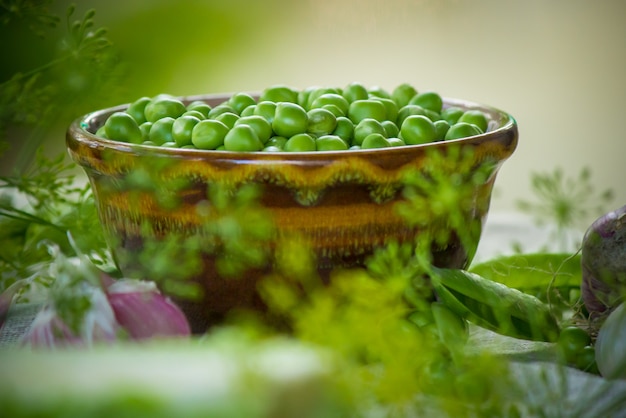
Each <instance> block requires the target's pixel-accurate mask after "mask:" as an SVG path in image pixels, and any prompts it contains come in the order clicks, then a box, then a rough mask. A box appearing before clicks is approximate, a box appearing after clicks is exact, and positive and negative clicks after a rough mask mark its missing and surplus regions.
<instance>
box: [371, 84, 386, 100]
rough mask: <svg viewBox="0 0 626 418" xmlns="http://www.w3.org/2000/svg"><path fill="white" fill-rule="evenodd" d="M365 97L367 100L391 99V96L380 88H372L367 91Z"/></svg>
mask: <svg viewBox="0 0 626 418" xmlns="http://www.w3.org/2000/svg"><path fill="white" fill-rule="evenodd" d="M367 95H368V97H369V98H375V97H377V98H381V99H391V94H389V92H388V91H387V90H385V89H384V88H382V87H380V86H372V87H370V88H369V89H367Z"/></svg>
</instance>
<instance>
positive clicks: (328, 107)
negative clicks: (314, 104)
mask: <svg viewBox="0 0 626 418" xmlns="http://www.w3.org/2000/svg"><path fill="white" fill-rule="evenodd" d="M321 109H326V110H328V111H329V112H330V113H332V114H333V115H335V117H339V116H346V114H345V113H344V112H343V111H342V110H341V109H339V107H337V106H335V105H334V104H327V105H324V106H322V107H321Z"/></svg>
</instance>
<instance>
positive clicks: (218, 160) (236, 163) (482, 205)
mask: <svg viewBox="0 0 626 418" xmlns="http://www.w3.org/2000/svg"><path fill="white" fill-rule="evenodd" d="M228 97H229V96H228V95H204V96H190V97H181V98H180V99H181V100H183V102H185V103H189V102H191V101H193V100H204V101H206V102H207V103H208V104H210V105H211V106H215V105H217V104H219V103H221V102H223V101H224V100H226V99H227V98H228ZM448 106H459V107H462V108H464V109H480V110H482V111H483V112H485V113H486V114H487V115H488V118H489V119H490V122H489V123H490V127H489V129H488V131H487V132H486V133H485V134H482V135H478V136H473V137H469V138H464V139H458V140H452V141H444V142H434V143H430V144H425V145H412V146H402V147H392V148H385V149H376V150H354V151H327V152H302V153H287V152H279V153H269V152H250V153H237V152H229V151H204V150H194V149H181V148H164V147H155V146H146V145H134V144H128V143H121V142H116V141H111V140H107V139H102V138H99V137H97V136H96V135H94V133H95V132H96V130H97V129H98V128H99V127H100V126H101V125H102V124H103V123H104V121H105V120H106V118H107V117H108V116H109V115H110V114H112V113H113V112H115V111H119V110H123V109H125V108H126V107H127V106H118V107H115V108H109V109H103V110H99V111H96V112H93V113H90V114H88V115H85V116H83V117H81V118H79V119H77V120H76V121H75V122H74V123H73V124H72V125H71V126H70V127H69V129H68V131H67V138H66V140H67V147H68V150H69V153H70V156H71V157H72V159H73V160H74V161H75V162H76V163H77V164H79V165H80V166H81V167H82V168H83V169H84V170H85V172H86V174H87V176H88V178H89V181H90V182H91V186H92V188H93V192H94V195H95V198H96V202H97V206H98V210H99V216H100V219H101V222H102V224H103V226H104V228H105V232H106V233H107V236H109V237H111V240H110V245H111V247H112V248H111V250H112V253H113V256H114V257H115V258H116V259H117V260H121V259H124V260H129V259H131V260H132V254H133V253H134V252H137V251H139V249H140V248H141V247H142V246H143V244H144V238H145V237H144V231H142V230H141V228H140V225H141V224H142V222H144V221H148V222H150V224H151V225H153V227H154V229H155V231H156V233H157V234H168V233H171V232H174V231H175V232H177V233H181V232H182V233H183V234H188V235H189V236H192V235H194V234H197V233H198V230H199V229H200V228H199V226H200V224H201V223H202V217H201V216H200V215H199V213H198V210H197V204H198V203H200V202H205V203H206V201H207V193H206V190H207V186H208V185H211V184H213V183H218V182H219V183H227V184H229V185H231V186H240V185H243V184H248V183H255V184H259V185H261V186H262V190H263V194H262V197H261V203H262V205H263V206H264V207H265V208H266V209H267V210H269V212H270V213H271V214H272V216H273V219H274V222H275V225H276V229H277V235H278V236H287V235H289V234H293V233H297V234H300V235H301V236H303V237H305V238H306V239H307V241H308V242H309V243H310V245H311V248H312V250H313V251H314V252H315V254H316V255H317V260H318V269H319V272H320V274H322V275H328V272H329V271H331V270H332V269H334V268H337V267H354V266H362V265H363V263H364V261H365V260H366V258H367V257H368V256H369V255H371V254H372V252H373V251H374V250H375V249H376V248H378V247H380V246H382V245H384V244H385V243H388V242H390V241H393V240H395V241H400V242H404V241H412V240H415V237H416V236H417V235H418V234H420V233H422V232H423V231H424V229H425V228H442V227H443V228H445V222H443V223H442V222H438V223H436V225H435V224H433V225H429V226H424V225H422V226H409V225H407V223H406V222H405V221H404V219H403V218H402V217H401V216H400V215H399V214H398V213H397V211H396V210H395V205H396V204H397V203H398V202H402V201H403V200H404V199H405V198H404V195H403V193H402V179H403V176H405V175H406V173H407V172H408V171H410V170H414V171H419V170H423V169H424V167H425V166H427V165H428V163H429V159H431V158H432V155H433V154H432V153H433V152H434V151H438V152H439V154H440V155H446V154H447V153H450V152H451V151H452V150H457V151H458V150H461V151H466V150H471V151H472V158H473V163H472V164H470V165H469V166H468V165H467V164H464V165H463V167H461V165H458V166H455V164H456V162H455V161H451V162H450V164H449V165H448V169H449V170H451V172H454V171H459V170H466V171H468V170H469V171H471V170H475V169H476V168H477V167H478V166H480V165H481V163H482V162H488V163H489V164H490V165H491V171H490V173H489V175H487V176H484V178H483V179H482V180H481V181H480V182H475V181H474V182H473V183H472V184H468V185H464V186H467V187H468V188H469V190H470V194H471V199H469V201H471V204H469V205H466V206H467V207H460V208H459V211H460V213H461V214H462V216H463V217H464V219H465V220H466V221H467V223H468V225H469V224H470V223H474V224H475V225H478V228H476V229H474V232H473V235H472V236H471V238H470V240H469V242H467V241H466V242H464V243H463V245H461V243H460V242H459V240H458V239H454V237H453V238H451V239H450V240H449V241H448V242H447V243H446V244H445V245H440V246H438V247H437V248H433V258H434V260H435V263H436V264H438V265H439V266H443V267H451V268H462V267H466V266H467V265H468V264H469V262H470V261H471V258H472V256H473V254H474V252H475V250H476V247H477V246H478V241H479V238H480V229H481V227H482V224H483V222H484V220H485V219H486V216H487V212H488V209H489V204H490V199H491V192H492V188H493V185H494V182H495V179H496V175H497V172H498V170H499V168H500V166H501V165H502V163H503V162H504V161H505V160H506V159H507V158H509V157H510V156H511V154H512V153H513V151H514V149H515V147H516V145H517V140H518V131H517V124H516V121H515V119H514V118H513V117H511V116H510V115H509V114H508V113H506V112H503V111H501V110H498V109H495V108H492V107H489V106H484V105H480V104H477V103H472V102H468V101H464V100H458V99H444V107H448ZM163 162H171V163H172V164H173V166H172V165H168V167H170V169H168V170H163V181H162V184H158V185H157V187H160V188H165V189H166V188H167V187H169V185H170V184H173V182H172V181H171V180H172V179H174V180H175V179H176V178H180V179H186V180H188V181H187V182H186V183H187V185H186V186H185V187H183V188H182V189H176V190H173V191H172V192H173V193H175V194H176V195H177V196H179V197H180V198H181V202H182V204H180V205H178V206H177V207H174V208H162V207H159V205H158V204H157V203H156V202H155V199H154V198H152V197H150V195H149V194H145V195H142V197H141V198H139V199H136V198H135V199H134V200H133V198H132V197H131V194H130V193H129V190H128V183H127V182H124V181H122V179H124V178H125V176H127V175H128V173H129V172H131V171H132V170H133V168H135V167H138V166H140V165H142V164H144V165H145V164H150V165H153V166H155V165H159V164H161V163H163ZM172 167H173V168H172ZM469 174H471V173H469ZM464 178H472V176H471V175H468V176H465V177H464ZM209 203H210V202H209ZM155 231H153V232H155ZM129 254H130V257H128V255H129ZM121 255H126V257H121ZM204 257H205V258H204V261H205V262H204V268H203V270H202V272H201V273H200V274H199V275H196V276H195V277H194V278H193V279H194V280H196V281H198V282H199V283H201V285H202V286H203V288H204V297H203V300H202V301H200V302H193V303H192V302H187V301H180V303H181V306H182V307H183V309H184V310H185V312H186V313H187V315H188V317H189V318H190V322H192V329H194V330H195V331H202V330H203V329H206V327H207V326H209V325H211V324H213V323H215V322H218V321H220V320H221V318H222V317H223V315H224V314H226V313H228V312H229V311H230V310H232V309H235V308H253V309H262V302H261V301H260V298H259V297H258V294H257V292H256V289H255V287H256V283H257V280H258V278H259V276H260V275H262V274H263V273H264V272H265V271H267V269H254V270H251V271H249V272H247V273H245V274H242V275H240V277H239V278H237V279H234V280H233V279H224V278H222V277H220V276H219V275H218V274H217V272H216V268H215V263H214V259H213V255H212V254H210V253H207V254H206V255H205V256H204ZM119 267H120V269H121V270H122V272H124V270H125V268H127V267H128V266H126V265H119ZM269 268H271V266H268V269H269Z"/></svg>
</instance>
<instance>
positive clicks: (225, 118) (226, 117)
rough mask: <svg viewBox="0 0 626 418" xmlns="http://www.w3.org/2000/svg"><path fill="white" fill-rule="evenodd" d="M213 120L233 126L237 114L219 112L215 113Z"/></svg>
mask: <svg viewBox="0 0 626 418" xmlns="http://www.w3.org/2000/svg"><path fill="white" fill-rule="evenodd" d="M214 119H215V120H218V121H220V122H222V123H223V124H224V125H226V126H228V128H232V127H233V126H235V122H237V119H239V115H237V114H235V113H231V112H225V113H220V114H219V115H217V116H216V117H215V118H214Z"/></svg>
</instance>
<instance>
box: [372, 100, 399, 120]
mask: <svg viewBox="0 0 626 418" xmlns="http://www.w3.org/2000/svg"><path fill="white" fill-rule="evenodd" d="M373 99H374V100H378V101H379V102H381V103H382V104H383V106H385V119H386V120H392V121H395V120H396V119H397V118H398V111H399V108H398V105H396V102H394V101H393V100H391V99H388V98H386V97H375V98H373Z"/></svg>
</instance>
